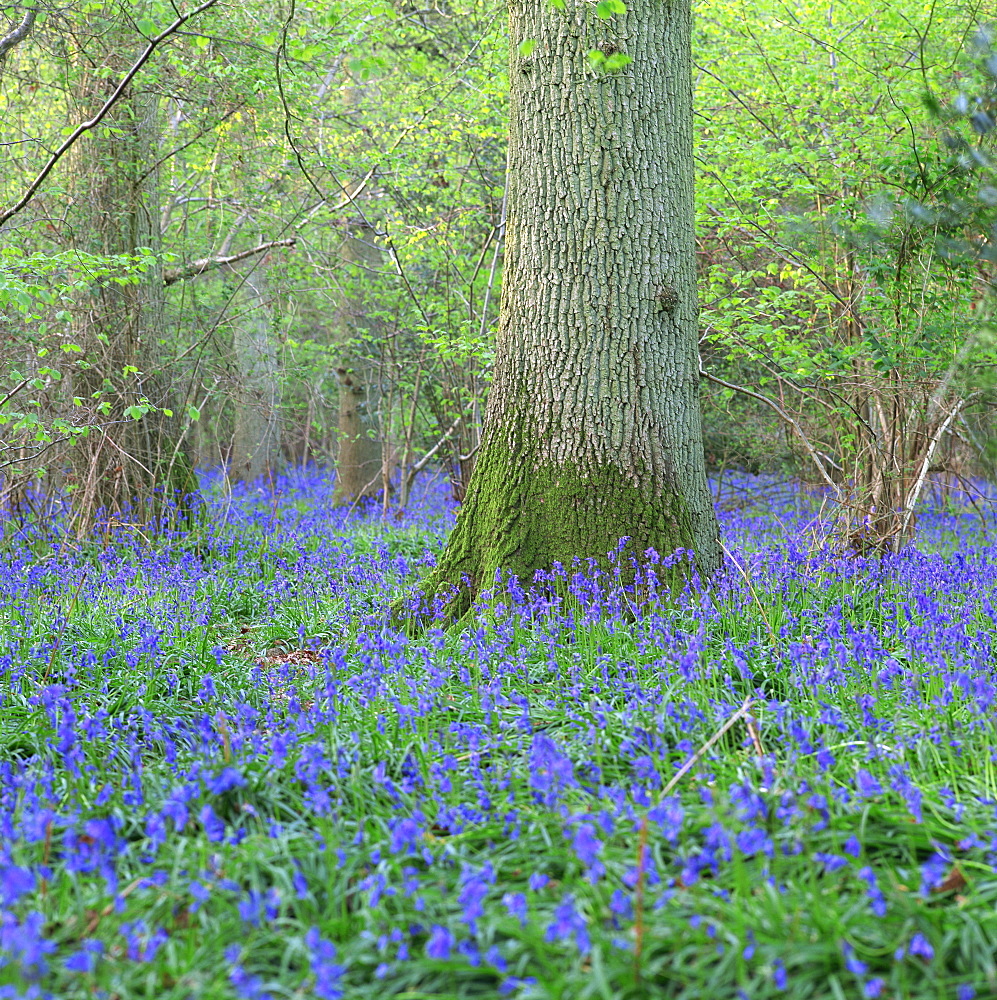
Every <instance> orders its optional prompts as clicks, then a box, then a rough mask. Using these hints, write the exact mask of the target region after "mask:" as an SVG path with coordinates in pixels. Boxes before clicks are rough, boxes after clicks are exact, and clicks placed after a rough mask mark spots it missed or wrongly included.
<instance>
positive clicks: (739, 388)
mask: <svg viewBox="0 0 997 1000" xmlns="http://www.w3.org/2000/svg"><path fill="white" fill-rule="evenodd" d="M699 375H700V378H705V379H706V380H707V381H708V382H714V383H716V384H717V385H722V386H723V387H724V388H725V389H730V390H732V391H733V392H739V393H741V394H742V395H745V396H751V398H752V399H757V400H758V401H759V402H761V403H764V404H765V405H766V406H769V407H771V408H772V409H773V410H775V412H776V413H777V414H779V416H780V417H781V418H782V419H783V420H784V421H785V422H786V423H787V424H789V426H790V427H792V429H793V431H794V432H795V434H796V436H797V437H798V438H799V439H800V442H801V443H802V444H803V447H804V448H806V450H807V454H809V455H810V458H811V459H812V460H813V463H814V465H816V466H817V471H818V472H819V473H820V474H821V476H822V477H823V479H824V482H825V483H827V485H828V486H830V487H831V489H832V491H833V492H834V495H835V497H837V498H840V497H841V491H840V490H839V489H838V486H837V484H836V483H835V482H834V480H833V479H831V477H830V476H829V475H828V474H827V469H825V468H824V463H823V462H822V461H821V460H820V456H819V455H818V454H817V451H816V449H815V448H814V446H813V445H812V444H811V443H810V439H809V438H808V437H807V436H806V434H804V433H803V428H802V427H800V425H799V424H798V423H797V422H796V421H795V420H794V419H793V418H792V417H791V416H790V415H789V414H788V413H787V412H786V411H785V410H784V409H783V408H782V407H781V406H780V405H779V404H778V403H777V402H776V401H775V400H774V399H769V397H768V396H763V395H762V394H761V393H760V392H755V391H754V390H753V389H748V388H746V387H745V386H743V385H736V384H735V383H733V382H726V381H724V380H723V379H722V378H717V376H716V375H711V374H710V373H709V372H708V371H706V370H705V369H704V368H700V369H699Z"/></svg>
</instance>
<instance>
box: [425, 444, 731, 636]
mask: <svg viewBox="0 0 997 1000" xmlns="http://www.w3.org/2000/svg"><path fill="white" fill-rule="evenodd" d="M479 462H480V466H479V468H476V469H475V475H474V479H473V480H472V483H471V489H470V491H469V493H468V496H467V498H466V500H465V501H464V504H463V506H462V508H461V510H460V513H459V514H458V518H457V524H456V526H455V527H454V530H453V533H452V534H451V536H450V539H449V541H448V543H447V547H446V549H445V551H444V553H443V555H442V557H441V559H440V563H439V565H438V566H437V567H436V569H435V570H434V572H433V573H432V574H431V575H430V576H429V578H428V579H427V580H426V581H425V582H424V584H423V585H422V587H421V588H420V589H421V591H422V594H423V596H424V597H426V598H432V597H434V596H435V595H436V594H438V593H439V592H440V591H441V590H444V589H451V588H457V594H456V597H455V598H454V600H453V601H452V603H451V606H450V608H449V609H448V610H449V615H450V616H452V617H459V616H460V615H462V614H464V613H465V612H466V611H467V610H468V608H469V607H470V605H471V602H472V601H473V600H474V598H475V597H476V596H477V595H478V594H479V593H480V592H481V591H483V590H487V589H489V588H490V587H491V586H492V585H493V583H494V580H495V574H496V572H497V571H499V570H502V571H504V572H507V573H512V574H514V575H515V576H516V577H518V578H519V580H520V581H521V582H522V583H524V584H526V583H529V581H530V580H532V578H533V575H534V573H535V572H536V571H537V570H545V569H550V568H551V567H552V566H553V565H554V564H555V563H561V564H562V565H564V566H568V567H570V566H571V564H572V562H573V560H575V559H576V558H578V559H583V560H587V559H594V560H596V562H597V564H599V565H601V566H603V567H606V566H607V565H608V559H607V554H608V553H610V552H611V551H613V550H615V549H616V548H617V546H618V544H619V541H620V539H621V538H622V537H624V536H626V537H628V538H629V539H630V542H629V543H628V547H627V551H628V552H629V553H643V552H644V551H646V550H647V549H649V548H653V549H655V550H656V551H657V552H658V553H659V554H662V555H667V554H670V553H672V552H674V551H675V550H676V549H680V548H681V549H688V550H691V551H692V552H694V553H695V556H696V564H697V567H698V568H699V569H700V571H701V572H704V573H707V574H708V573H710V572H712V571H713V569H714V568H715V567H716V565H717V562H718V551H717V544H716V537H715V535H713V537H707V538H705V539H704V538H702V537H701V534H702V532H701V529H700V530H699V531H697V517H696V515H695V514H694V512H693V511H692V510H691V509H690V505H689V503H688V501H687V500H686V497H685V496H684V494H683V493H682V491H681V489H680V488H679V487H675V488H672V489H670V490H667V491H666V490H659V491H658V492H653V491H652V490H651V489H650V488H645V487H644V486H643V480H642V477H641V476H640V475H634V474H633V473H627V472H625V471H624V470H622V469H620V468H619V467H617V466H614V465H606V466H601V467H597V468H591V469H583V468H579V467H578V466H577V465H565V466H557V467H554V466H550V465H541V466H540V467H537V466H536V465H535V464H534V463H532V462H530V461H528V460H526V459H525V458H524V457H523V456H516V455H513V454H511V453H510V452H509V451H506V450H504V449H502V448H500V447H496V445H495V443H494V442H492V443H490V446H488V445H486V447H485V448H484V449H483V450H482V455H481V458H480V460H479ZM708 515H709V522H708V523H712V524H714V525H715V523H716V522H715V520H713V512H712V509H711V510H710V511H709V512H708ZM626 562H628V560H626Z"/></svg>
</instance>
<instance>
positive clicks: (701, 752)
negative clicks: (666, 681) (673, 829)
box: [661, 697, 755, 798]
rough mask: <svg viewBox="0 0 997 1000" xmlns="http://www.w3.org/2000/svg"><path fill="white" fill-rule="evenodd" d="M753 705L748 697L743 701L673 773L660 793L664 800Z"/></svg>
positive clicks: (753, 700) (752, 699)
mask: <svg viewBox="0 0 997 1000" xmlns="http://www.w3.org/2000/svg"><path fill="white" fill-rule="evenodd" d="M754 703H755V699H754V698H751V697H748V698H745V699H744V703H743V704H742V705H741V707H740V708H739V709H738V710H737V711H736V712H735V713H734V714H733V715H732V716H730V718H728V719H727V721H726V722H725V723H724V724H723V725H722V726H721V727H720V728H719V729H718V730H717V731H716V732H715V733H714V734H713V735H712V736H711V737H710V738H709V739H708V740H707V741H706V742H705V743H704V744H703V745H702V746H701V747H700V748H699V749H698V750H697V751H696V752H695V753H694V754H693V755H692V756H691V757H690V758H689V759H688V760H687V761H686V762H685V763H684V764H683V765H682V766H681V767H680V768H679V769H678V771H676V772H675V775H674V777H673V778H672V780H671V781H669V782H668V784H667V785H665V787H664V789H663V791H662V792H661V797H662V798H664V797H665V796H666V795H667V794H668V793H669V792H670V791H671V790H672V789H673V788H674V787H675V786H676V785H677V784H678V783H679V782H680V781H681V780H682V779H683V778H684V777H685V776H686V775H687V774H688V773H689V772H690V771H691V770H692V769H693V768H694V767H695V766H696V765H697V764H698V763H699V762H700V761H701V760H702V759H703V757H704V756H705V755H706V754H708V753H709V752H710V749H711V748H712V747H713V746H714V745H715V744H716V743H717V741H718V740H719V739H721V738H722V737H723V735H724V733H726V732H727V731H728V730H729V729H730V728H731V727H732V726H733V725H734V724H735V723H736V722H737V721H738V720H740V719H743V718H744V717H745V716H746V715H747V714H748V711H749V710H750V709H751V706H752V705H753V704H754Z"/></svg>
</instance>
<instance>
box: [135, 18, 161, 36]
mask: <svg viewBox="0 0 997 1000" xmlns="http://www.w3.org/2000/svg"><path fill="white" fill-rule="evenodd" d="M136 27H137V28H138V30H139V31H141V32H142V34H143V35H158V34H159V28H157V27H156V22H155V21H153V20H152V18H151V17H140V18H139V19H138V23H137V24H136Z"/></svg>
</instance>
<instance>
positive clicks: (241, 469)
mask: <svg viewBox="0 0 997 1000" xmlns="http://www.w3.org/2000/svg"><path fill="white" fill-rule="evenodd" d="M268 261H269V254H268V255H267V256H265V257H264V258H263V259H262V260H259V261H253V262H252V266H251V268H250V270H249V271H248V272H247V273H246V275H245V281H244V282H243V285H242V290H241V293H240V295H239V301H238V304H237V309H238V311H239V319H238V322H237V323H236V327H235V335H234V338H233V346H234V353H235V361H236V365H237V367H238V370H239V388H238V391H237V400H236V404H237V405H236V413H235V435H234V438H233V442H232V460H231V463H230V466H229V476H230V478H231V479H233V480H236V481H242V482H254V481H255V480H257V479H260V478H262V477H264V476H265V477H270V476H272V475H273V474H274V473H276V471H277V468H278V466H279V465H280V457H281V453H280V413H279V407H280V372H279V366H278V359H277V348H276V345H275V343H274V337H273V313H272V310H271V307H270V297H269V290H268V287H267V277H266V268H267V264H268Z"/></svg>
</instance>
